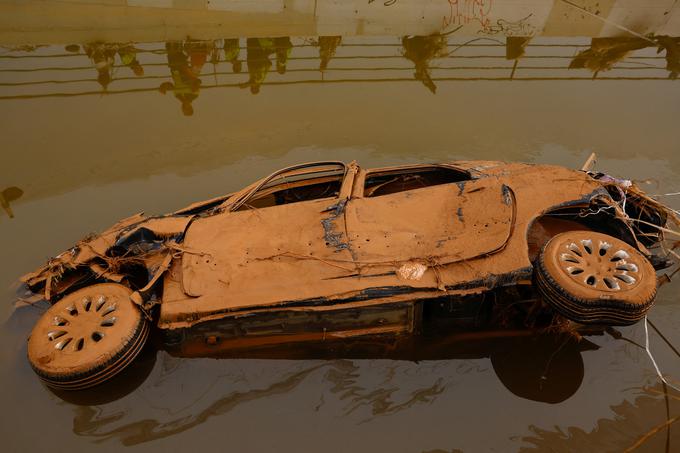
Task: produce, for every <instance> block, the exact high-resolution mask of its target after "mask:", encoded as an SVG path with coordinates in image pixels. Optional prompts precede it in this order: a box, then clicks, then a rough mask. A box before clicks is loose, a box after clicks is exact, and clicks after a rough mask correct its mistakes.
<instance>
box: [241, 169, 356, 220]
mask: <svg viewBox="0 0 680 453" xmlns="http://www.w3.org/2000/svg"><path fill="white" fill-rule="evenodd" d="M342 179H343V175H342V174H340V175H333V176H326V177H320V178H314V179H313V180H311V181H309V180H308V181H286V182H280V181H279V183H278V184H276V185H274V186H273V187H272V186H270V187H267V188H263V189H261V190H260V191H259V192H258V193H256V194H255V195H254V196H253V197H252V198H251V199H250V200H248V201H247V202H246V203H245V204H244V205H243V206H241V207H240V208H239V209H238V211H245V210H248V209H253V208H256V209H261V208H268V207H272V206H280V205H284V204H291V203H299V202H301V201H312V200H320V199H324V198H337V197H338V195H339V194H340V187H341V186H342Z"/></svg>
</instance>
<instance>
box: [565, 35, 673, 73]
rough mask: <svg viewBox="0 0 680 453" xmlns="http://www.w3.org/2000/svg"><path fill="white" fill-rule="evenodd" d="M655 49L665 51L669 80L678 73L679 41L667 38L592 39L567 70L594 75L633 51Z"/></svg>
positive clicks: (609, 67) (608, 68) (611, 66)
mask: <svg viewBox="0 0 680 453" xmlns="http://www.w3.org/2000/svg"><path fill="white" fill-rule="evenodd" d="M648 47H657V48H658V52H661V51H662V50H665V51H666V69H667V70H668V71H669V72H670V74H669V78H671V79H675V78H677V77H678V74H679V73H680V39H678V38H671V37H669V36H657V37H650V38H646V39H643V38H593V39H592V41H591V44H590V48H589V49H586V50H584V51H582V52H579V54H578V55H576V57H574V59H573V60H572V61H571V64H570V65H569V69H584V68H585V69H590V70H591V71H592V72H593V73H594V74H595V75H597V73H599V72H600V71H608V70H610V69H612V68H613V67H614V65H615V64H616V63H618V62H620V61H621V60H623V59H625V58H626V57H627V56H628V55H629V54H630V53H631V52H633V51H635V50H640V49H645V48H648Z"/></svg>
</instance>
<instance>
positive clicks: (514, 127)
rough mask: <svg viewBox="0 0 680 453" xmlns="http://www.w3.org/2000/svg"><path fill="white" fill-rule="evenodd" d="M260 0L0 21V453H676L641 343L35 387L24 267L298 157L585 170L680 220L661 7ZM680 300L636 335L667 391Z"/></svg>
mask: <svg viewBox="0 0 680 453" xmlns="http://www.w3.org/2000/svg"><path fill="white" fill-rule="evenodd" d="M253 3H256V4H257V6H253V5H249V2H226V1H212V2H204V1H193V0H187V1H181V2H179V1H174V2H173V1H153V0H150V1H144V0H140V1H127V2H126V1H122V0H121V1H106V2H105V1H95V0H93V1H72V2H41V1H23V2H15V1H2V2H0V137H1V138H2V145H0V146H1V148H0V149H1V151H0V157H1V161H0V194H1V196H0V202H2V203H1V209H0V250H1V253H2V255H1V256H2V260H0V288H1V289H0V291H1V293H0V294H2V299H1V300H2V301H3V303H2V304H1V305H0V307H1V308H0V317H1V318H2V322H3V325H2V328H1V330H0V364H1V365H2V366H1V367H0V386H1V387H2V389H3V390H2V392H1V393H0V395H1V397H0V398H1V400H0V401H1V406H2V409H0V414H1V415H0V417H1V418H0V420H1V422H0V436H1V437H2V439H3V441H2V443H3V450H4V451H69V452H75V451H101V452H104V451H114V450H118V449H120V448H121V446H125V447H128V448H129V449H132V450H141V451H199V450H201V451H215V450H226V451H238V452H250V451H253V452H261V451H291V452H293V451H295V452H298V451H333V452H335V451H338V452H350V451H351V452H363V451H366V452H369V451H370V452H373V451H395V452H451V451H459V450H462V451H558V452H567V451H593V452H595V451H597V452H600V451H623V450H626V449H633V450H636V451H637V450H639V451H661V452H663V451H667V452H668V451H678V450H680V422H678V420H680V392H677V391H674V390H672V389H671V388H667V387H666V386H664V385H662V383H661V381H660V380H659V377H658V376H657V372H656V371H655V369H654V365H653V364H652V362H651V361H650V358H649V356H648V355H647V353H646V352H645V349H644V345H645V325H644V324H637V325H634V326H631V327H626V328H620V329H618V331H619V332H620V334H621V335H602V336H593V337H587V338H585V339H584V340H583V341H582V342H577V344H572V343H570V342H564V341H561V340H559V339H555V338H553V337H546V338H545V339H543V340H542V341H543V342H542V343H541V344H540V346H538V347H537V345H536V344H535V343H534V344H532V343H531V342H530V341H528V340H522V339H507V340H502V341H493V342H486V343H485V342H480V343H475V344H460V342H451V343H446V342H444V343H443V344H441V345H438V346H437V347H436V348H434V349H433V350H432V351H428V352H427V353H425V352H423V353H422V354H416V355H415V356H413V355H408V356H406V355H404V356H403V357H399V356H398V355H397V356H396V357H395V356H394V354H392V355H389V356H388V355H384V354H383V353H381V352H380V351H379V350H376V351H374V352H372V353H369V354H365V355H364V356H361V357H353V356H349V357H347V356H343V355H342V354H338V356H335V357H334V356H332V355H331V356H328V354H326V356H324V357H321V358H316V357H311V356H310V357H304V356H303V357H299V355H298V356H296V355H295V354H293V353H291V355H290V356H289V358H288V359H276V360H274V359H269V358H255V357H253V358H239V359H183V358H177V357H173V356H171V355H169V354H168V353H166V352H164V351H155V350H154V349H153V348H149V350H148V351H146V352H145V353H144V354H143V356H142V357H141V358H140V360H139V361H138V363H137V364H136V366H135V370H133V371H134V373H131V374H130V376H127V377H126V379H125V380H124V381H122V382H120V383H118V384H117V385H115V386H109V387H105V388H101V389H99V390H97V391H94V392H90V393H89V394H87V395H80V396H79V397H77V398H76V397H73V396H72V395H62V394H55V393H53V392H51V391H50V390H48V389H47V388H46V387H44V386H43V385H42V384H41V383H40V382H39V380H38V379H37V377H36V376H35V375H34V374H33V372H32V371H31V369H30V367H29V365H28V362H27V360H26V338H27V336H28V334H29V332H30V329H31V327H32V325H33V323H34V322H35V320H36V319H37V317H38V316H39V315H40V313H41V312H42V310H44V308H40V307H30V306H29V307H22V308H17V309H15V303H16V302H17V294H23V293H22V292H21V288H20V287H19V285H18V283H17V281H18V278H19V277H20V276H21V275H22V274H24V273H26V272H29V271H32V270H34V269H35V268H37V267H38V266H39V265H41V264H43V263H44V262H45V261H46V260H47V259H48V258H49V257H50V256H54V255H56V254H58V253H60V252H61V251H63V250H65V249H67V248H69V247H70V246H72V245H73V244H74V243H76V242H77V241H78V240H79V239H80V238H81V237H83V236H85V235H86V234H88V233H90V232H97V231H101V230H103V229H105V228H107V227H108V226H110V225H112V224H113V223H115V222H116V221H117V220H119V219H121V218H123V217H126V216H129V215H131V214H133V213H136V212H140V211H145V212H147V213H165V212H169V211H172V210H176V209H178V208H181V207H183V206H185V205H188V204H190V203H192V202H194V201H198V200H202V199H208V198H212V197H215V196H218V195H222V194H225V193H228V192H231V191H234V190H237V189H240V188H242V187H244V186H245V185H247V184H249V183H250V182H252V181H254V180H256V179H259V178H260V177H262V176H265V175H267V174H269V173H271V172H272V171H274V170H276V169H279V168H282V167H284V166H287V165H290V164H294V163H299V162H306V161H318V160H343V161H348V162H349V161H351V160H356V161H357V162H358V163H359V164H360V165H362V166H364V167H374V166H382V165H398V164H402V163H411V162H439V161H454V160H458V159H486V160H509V161H515V160H516V161H526V162H539V163H550V164H558V165H564V166H567V167H572V168H579V167H580V166H581V165H582V164H583V162H584V161H585V160H586V158H587V157H588V156H589V155H590V153H592V152H596V153H597V155H598V157H599V159H598V162H597V165H596V169H597V170H599V171H603V172H606V173H609V174H611V175H614V176H617V177H621V178H627V179H632V180H636V181H638V182H640V184H642V187H643V188H645V190H647V191H648V192H649V193H651V194H657V195H659V196H661V197H662V199H663V200H664V201H665V202H666V203H668V204H669V205H670V206H671V207H673V208H674V209H678V208H680V196H677V193H678V192H680V131H679V129H680V128H679V125H680V81H678V80H677V77H678V75H679V74H680V38H679V37H680V5H678V4H676V3H677V2H676V1H674V0H666V1H663V0H659V1H656V0H655V1H645V2H642V1H640V2H631V1H622V0H600V1H599V2H594V1H586V0H574V1H573V2H571V1H557V0H556V1H525V2H514V1H510V0H504V1H502V0H496V1H491V0H488V1H487V0H474V1H473V0H470V1H467V0H465V1H464V0H458V1H454V0H439V1H435V0H428V1H420V2H419V1H415V0H408V1H406V0H397V1H385V2H383V1H380V2H373V1H372V0H364V1H354V2H346V3H347V4H346V5H345V4H343V2H333V1H330V0H328V1H326V0H318V1H311V0H310V1H284V0H268V1H262V2H253ZM673 194H675V195H673ZM678 294H680V281H678V280H675V281H673V282H671V283H670V284H668V285H665V286H663V287H662V288H661V289H660V291H659V296H658V299H657V303H656V306H655V307H654V308H653V309H652V310H651V312H650V314H649V320H650V321H651V323H650V325H649V329H648V330H649V337H650V348H651V351H652V352H653V354H654V357H655V359H656V362H657V364H658V365H659V367H660V369H661V372H662V373H664V375H665V376H666V378H667V380H668V382H669V383H671V384H674V385H676V386H680V353H679V352H678V348H680V296H678ZM283 356H285V355H283ZM387 357H389V358H387Z"/></svg>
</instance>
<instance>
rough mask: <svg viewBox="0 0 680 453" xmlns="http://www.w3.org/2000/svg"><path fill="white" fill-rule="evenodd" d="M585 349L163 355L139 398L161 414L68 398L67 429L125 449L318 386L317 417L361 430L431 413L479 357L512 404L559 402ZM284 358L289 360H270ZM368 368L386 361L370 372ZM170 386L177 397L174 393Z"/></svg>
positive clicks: (354, 346)
mask: <svg viewBox="0 0 680 453" xmlns="http://www.w3.org/2000/svg"><path fill="white" fill-rule="evenodd" d="M593 349H596V347H595V346H594V345H593V344H592V343H590V342H588V341H586V340H582V341H579V340H577V339H576V338H575V337H573V336H564V335H549V334H541V335H536V334H532V333H531V332H528V331H525V332H504V333H503V332H495V333H494V332H485V333H478V334H475V335H469V334H461V333H460V332H459V333H458V334H456V335H448V336H444V337H438V338H427V339H425V338H418V339H410V340H407V341H402V342H398V343H394V342H393V341H385V340H382V341H379V340H376V339H371V340H368V339H363V340H358V341H356V342H347V341H345V342H341V343H337V344H335V345H332V344H331V345H323V347H316V348H314V347H312V348H309V349H306V350H301V349H300V347H299V346H298V347H296V348H295V351H296V352H297V353H295V352H294V351H292V350H283V349H281V348H278V349H271V350H269V351H259V352H257V351H256V352H254V353H253V352H251V353H250V354H249V353H246V354H244V355H242V356H241V358H242V359H243V358H248V357H250V360H246V361H243V360H240V361H239V360H223V361H220V362H221V363H220V362H214V361H210V362H206V361H202V360H199V359H196V360H192V361H189V362H181V361H178V359H175V358H173V357H172V356H168V355H166V354H164V353H161V357H160V359H159V363H158V364H157V366H156V369H155V370H154V371H153V372H152V374H151V377H150V378H149V380H148V382H147V383H146V384H145V385H144V386H143V387H142V388H141V389H140V390H139V391H138V392H141V394H142V395H143V398H144V400H145V401H146V402H147V404H148V405H150V406H153V407H156V408H157V409H159V410H157V411H155V416H153V417H148V416H146V417H143V418H142V419H139V420H135V418H136V417H135V416H134V415H133V414H126V415H125V416H124V417H123V416H122V414H120V413H119V412H118V410H117V409H116V406H115V405H114V406H113V407H111V408H108V409H104V408H102V407H91V405H89V404H85V405H82V404H83V402H87V401H78V400H77V399H74V398H73V397H71V402H73V403H75V404H78V406H76V407H74V411H75V417H74V422H73V430H74V432H75V433H76V434H78V435H81V436H90V437H95V438H99V439H108V438H118V439H119V440H120V442H121V443H122V444H124V445H136V444H140V443H145V442H149V441H153V440H158V439H161V438H165V437H169V436H174V435H177V434H179V433H182V432H184V431H187V430H190V429H193V428H196V427H197V426H199V425H201V424H203V423H206V422H208V421H210V420H211V419H212V418H216V417H220V416H224V415H226V414H228V413H230V412H232V411H235V410H236V409H239V408H240V407H241V406H244V405H246V404H248V403H254V402H256V401H259V400H268V399H272V398H276V397H277V396H279V395H285V394H289V395H294V394H295V393H296V391H297V390H298V388H299V387H302V386H304V385H310V384H311V383H312V382H319V383H320V385H321V389H319V391H320V394H319V397H320V401H319V402H318V403H316V404H317V405H316V408H315V410H316V411H319V410H320V408H321V407H322V406H325V405H330V406H331V407H332V410H333V411H334V412H339V413H340V414H342V415H343V416H345V417H347V416H357V417H359V419H364V420H365V421H367V420H368V419H376V418H379V417H385V416H391V415H395V414H398V413H400V412H402V411H408V410H409V409H412V408H414V407H416V406H423V405H429V404H432V403H433V402H434V401H435V400H437V399H438V398H439V397H441V396H442V395H443V394H444V393H445V392H446V391H447V390H448V389H449V388H450V387H455V386H457V385H458V382H459V381H460V379H461V378H462V376H466V375H469V374H471V373H472V374H474V373H483V372H484V371H485V370H484V368H483V367H482V368H480V366H479V364H478V363H477V362H476V360H477V359H480V358H485V357H486V358H489V357H490V358H491V363H492V366H493V370H494V371H495V372H496V374H497V376H498V379H500V380H501V382H502V383H503V385H504V386H505V387H506V388H507V389H508V390H510V391H511V392H512V393H514V394H515V395H517V396H520V397H522V398H527V399H530V400H533V401H540V402H545V403H558V402H561V401H564V400H565V399H567V398H569V397H570V396H571V395H573V394H574V393H575V392H576V391H577V389H578V388H579V386H580V385H581V382H582V380H583V361H582V358H581V352H583V351H588V350H593ZM291 353H292V354H291ZM291 355H292V356H294V357H295V359H296V360H295V361H290V360H283V361H282V360H271V359H277V358H282V357H285V358H290V357H291ZM260 359H267V360H265V361H260ZM319 359H324V361H322V362H319V361H318V360H319ZM364 359H371V360H364ZM375 359H383V360H384V359H389V360H390V361H385V362H384V363H385V366H380V367H377V368H376V367H374V366H373V364H374V363H375ZM249 364H251V365H252V366H249ZM197 369H199V370H200V369H205V372H204V373H197ZM220 370H221V371H220ZM145 372H147V371H145ZM177 385H181V386H182V390H181V391H179V389H174V388H175V387H176V386H177ZM107 389H108V385H106V386H102V387H100V388H99V393H103V394H107V393H113V392H115V393H116V394H119V393H120V392H119V391H118V390H116V389H114V390H113V391H112V392H110V391H108V390H107ZM161 389H162V390H161ZM182 408H183V409H182Z"/></svg>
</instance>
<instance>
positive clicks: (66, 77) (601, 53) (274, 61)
mask: <svg viewBox="0 0 680 453" xmlns="http://www.w3.org/2000/svg"><path fill="white" fill-rule="evenodd" d="M458 30H459V29H458V28H456V29H454V30H451V31H449V32H447V33H435V34H430V35H407V36H403V37H401V38H394V37H393V38H386V39H384V40H381V41H380V42H367V43H362V42H361V41H359V42H357V41H356V40H355V41H348V40H347V39H346V38H343V37H342V36H339V35H336V36H334V35H328V36H318V37H316V38H308V37H307V38H291V37H289V36H283V37H250V38H247V39H239V38H224V39H218V40H195V39H187V40H182V41H167V42H165V43H163V44H162V48H158V44H154V43H147V44H144V43H122V42H99V41H98V42H90V43H85V44H82V45H80V44H72V45H69V46H66V51H67V53H66V54H41V55H39V57H40V60H38V61H33V60H35V58H34V59H33V60H31V59H32V58H33V56H32V55H31V51H30V50H26V49H22V50H21V52H20V53H21V54H20V55H16V56H14V55H7V56H5V57H4V58H6V59H9V58H11V61H12V62H13V64H12V65H11V66H8V67H6V68H3V69H0V75H1V76H3V77H9V78H10V79H11V78H12V77H13V76H14V75H15V74H18V75H19V76H23V74H27V73H28V74H35V76H32V77H31V78H30V80H28V81H21V82H14V81H7V82H0V86H2V87H4V90H3V91H4V92H3V93H2V94H0V100H3V99H34V98H42V97H74V96H87V95H95V94H101V93H106V94H107V95H113V94H123V93H140V92H151V91H156V90H157V91H160V93H162V94H166V93H168V92H172V93H173V95H174V97H175V98H176V99H177V100H178V101H179V102H180V105H181V112H182V113H183V114H184V115H186V116H191V115H193V113H194V101H195V100H196V99H197V98H198V96H199V94H200V91H201V90H206V89H227V88H242V89H245V88H247V89H249V91H250V92H251V93H252V94H258V93H260V91H261V90H262V87H263V86H265V85H271V86H281V85H294V84H318V83H325V84H337V83H362V84H367V83H389V82H404V81H409V80H410V81H416V82H418V83H420V84H422V85H423V86H424V87H425V88H426V89H427V90H428V91H429V92H431V93H433V94H436V92H437V85H438V84H441V83H444V82H446V83H450V82H455V81H509V80H525V81H543V80H587V79H593V78H596V79H597V80H600V81H603V80H661V79H676V78H677V76H678V73H680V38H678V37H671V36H667V35H659V36H654V35H649V36H647V37H643V38H637V37H606V38H593V39H592V40H591V42H590V43H589V44H585V43H583V41H582V40H576V41H575V40H573V39H572V40H560V41H557V42H555V40H552V39H545V38H541V37H536V36H531V35H512V36H507V37H500V38H495V37H493V38H491V37H477V38H473V39H465V38H464V37H462V36H461V37H458V36H457V34H456V33H457V32H458ZM244 44H245V45H244ZM314 47H316V48H318V52H317V53H316V54H314V53H311V52H310V50H311V49H313V48H314ZM81 50H82V53H80V52H81ZM12 52H13V51H12ZM243 53H245V58H244V57H243V56H242V54H243ZM81 56H84V57H86V58H87V59H88V60H89V62H90V65H91V67H94V69H95V70H96V72H97V77H96V79H95V80H90V79H83V78H81V77H80V76H78V75H77V74H78V71H80V70H83V69H86V67H85V66H80V63H77V62H78V61H79V60H78V59H76V58H68V57H81ZM163 56H164V57H165V63H161V62H160V61H159V57H161V58H162V57H163ZM36 57H38V56H36ZM23 60H26V61H27V62H31V66H30V67H25V68H24V67H19V66H20V65H19V63H21V62H22V61H23ZM332 60H337V63H336V64H333V65H330V62H331V61H332ZM208 61H209V62H210V63H212V67H213V71H212V73H211V72H210V71H206V70H205V65H206V63H207V62H208ZM661 61H665V64H662V63H661ZM244 62H245V64H246V68H247V73H248V77H247V80H245V81H244V80H243V77H242V76H240V73H241V72H242V71H243V70H244V68H243V63H244ZM227 65H228V68H225V66H227ZM119 68H127V69H129V70H130V71H131V72H132V77H131V76H129V75H128V74H129V73H127V74H126V73H125V72H118V70H119ZM145 68H146V69H145ZM272 68H275V74H274V71H273V70H272ZM315 68H316V69H315ZM164 69H165V70H164ZM405 71H409V72H411V71H412V77H410V78H409V77H406V76H405ZM168 73H169V78H170V80H164V81H162V82H160V84H157V82H155V81H156V80H158V79H161V80H162V79H167V77H168ZM603 73H607V74H606V75H604V74H603ZM43 74H46V76H43ZM71 74H73V75H74V76H71ZM51 75H54V77H57V78H53V79H50V78H49V77H50V76H51ZM43 77H45V78H43ZM88 82H96V83H97V84H98V86H99V87H100V88H101V90H100V91H92V90H90V89H87V88H84V87H85V84H87V83H88ZM153 83H156V85H155V87H154V85H150V84H153ZM114 86H115V89H114V88H113V87H114ZM32 90H35V91H34V92H31V91H32ZM13 93H14V94H13Z"/></svg>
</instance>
